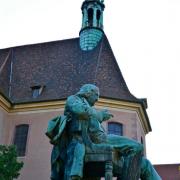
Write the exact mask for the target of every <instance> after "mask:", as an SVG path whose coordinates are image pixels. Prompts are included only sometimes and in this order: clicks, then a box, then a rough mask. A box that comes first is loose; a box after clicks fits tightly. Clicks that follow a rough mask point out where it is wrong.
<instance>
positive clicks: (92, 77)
mask: <svg viewBox="0 0 180 180" xmlns="http://www.w3.org/2000/svg"><path fill="white" fill-rule="evenodd" d="M104 8H105V5H104V2H103V1H102V0H85V1H84V2H83V4H82V8H81V9H82V16H83V20H82V28H81V30H80V36H79V37H78V38H74V39H67V40H58V41H54V42H46V43H40V44H32V45H24V46H19V47H11V48H6V49H1V50H0V144H5V145H9V144H15V145H16V146H17V150H18V155H19V159H20V160H22V161H23V162H24V167H23V169H22V170H21V175H20V177H19V180H32V179H36V178H37V177H38V179H40V180H46V179H47V180H48V179H49V176H50V154H51V149H52V146H51V145H50V143H49V142H48V138H47V137H46V136H45V131H46V128H47V123H48V121H49V120H50V119H52V118H53V117H55V116H58V115H59V114H63V110H64V105H65V101H66V98H67V97H68V96H69V95H72V94H74V93H76V92H77V91H78V90H79V88H80V87H81V86H82V85H83V84H87V83H92V84H95V85H97V86H98V87H99V89H100V99H99V101H98V102H97V104H96V108H99V109H102V108H104V107H106V108H108V109H109V110H110V111H111V113H112V114H113V115H114V117H113V118H112V119H111V120H110V121H108V122H105V123H104V124H103V126H104V128H105V130H106V131H107V133H113V134H117V135H123V136H127V137H129V138H132V139H134V140H137V141H139V142H141V143H143V144H144V146H145V135H146V134H147V133H148V132H150V131H151V125H150V122H149V119H148V115H147V112H146V108H147V102H146V99H138V98H136V97H135V96H133V95H132V94H131V93H130V91H129V89H128V87H127V85H126V82H125V80H124V78H123V76H122V73H121V71H120V69H119V67H118V64H117V62H116V59H115V57H114V54H113V51H112V49H111V47H110V44H109V41H108V39H107V37H106V35H105V33H104V30H103V12H104Z"/></svg>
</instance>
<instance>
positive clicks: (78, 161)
mask: <svg viewBox="0 0 180 180" xmlns="http://www.w3.org/2000/svg"><path fill="white" fill-rule="evenodd" d="M71 156H74V157H73V162H72V167H71V173H70V176H71V177H73V176H75V177H77V176H78V177H80V178H82V177H83V167H84V156H85V145H84V144H82V143H79V142H78V143H77V144H76V146H75V149H74V153H73V154H71Z"/></svg>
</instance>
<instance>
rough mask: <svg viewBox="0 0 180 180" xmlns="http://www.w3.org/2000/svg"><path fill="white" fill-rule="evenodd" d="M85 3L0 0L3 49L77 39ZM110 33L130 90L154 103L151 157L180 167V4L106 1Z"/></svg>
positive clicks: (164, 0) (106, 24)
mask: <svg viewBox="0 0 180 180" xmlns="http://www.w3.org/2000/svg"><path fill="white" fill-rule="evenodd" d="M81 3H82V0H73V1H72V0H71V1H68V0H13V1H12V0H6V1H4V0H0V23H1V24H0V27H1V28H0V48H6V47H10V46H18V45H23V44H32V43H38V42H46V41H53V40H61V39H68V38H73V37H77V36H78V35H79V30H80V27H81V19H82V17H81V10H80V7H81ZM105 5H106V8H105V12H104V31H105V33H106V35H107V37H108V39H109V41H110V44H111V46H112V49H113V51H114V54H115V57H116V59H117V61H118V64H119V66H120V69H121V71H122V73H123V75H124V78H125V80H126V82H127V85H128V87H129V89H130V91H131V92H132V94H134V95H135V96H136V97H139V98H144V97H146V98H147V99H148V105H149V108H148V110H147V111H148V114H149V118H150V122H151V125H152V129H153V131H152V132H151V133H149V134H148V135H147V136H146V140H147V156H148V158H149V159H150V160H151V161H152V162H153V163H155V164H159V163H161V164H162V163H180V155H179V152H180V140H179V138H180V123H179V120H180V115H179V114H180V113H179V112H180V110H179V107H180V106H179V103H180V94H179V93H180V80H179V79H180V65H179V61H180V1H179V0H151V1H149V0H136V1H134V0H126V1H124V0H118V1H117V0H105Z"/></svg>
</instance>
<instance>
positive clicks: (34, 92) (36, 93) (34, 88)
mask: <svg viewBox="0 0 180 180" xmlns="http://www.w3.org/2000/svg"><path fill="white" fill-rule="evenodd" d="M44 87H45V86H41V85H39V86H32V87H31V89H32V97H33V98H34V99H35V98H37V97H38V96H40V95H41V93H42V91H43V89H44Z"/></svg>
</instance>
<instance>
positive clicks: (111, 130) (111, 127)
mask: <svg viewBox="0 0 180 180" xmlns="http://www.w3.org/2000/svg"><path fill="white" fill-rule="evenodd" d="M108 134H115V135H119V136H122V135H123V125H122V124H121V123H115V122H110V123H108Z"/></svg>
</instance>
